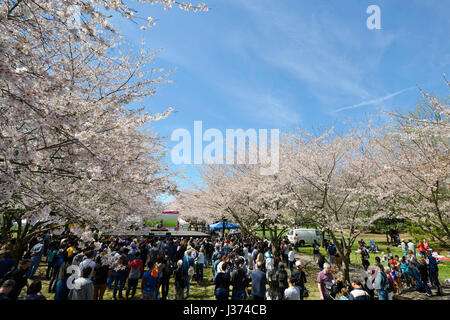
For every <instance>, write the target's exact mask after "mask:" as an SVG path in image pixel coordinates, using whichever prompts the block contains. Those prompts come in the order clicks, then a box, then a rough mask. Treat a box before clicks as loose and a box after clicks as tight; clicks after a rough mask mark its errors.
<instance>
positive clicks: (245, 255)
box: [243, 247, 248, 260]
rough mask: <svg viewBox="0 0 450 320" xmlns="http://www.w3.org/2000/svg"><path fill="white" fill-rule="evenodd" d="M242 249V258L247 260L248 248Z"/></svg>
mask: <svg viewBox="0 0 450 320" xmlns="http://www.w3.org/2000/svg"><path fill="white" fill-rule="evenodd" d="M243 251H244V259H245V260H248V248H247V247H244V249H243Z"/></svg>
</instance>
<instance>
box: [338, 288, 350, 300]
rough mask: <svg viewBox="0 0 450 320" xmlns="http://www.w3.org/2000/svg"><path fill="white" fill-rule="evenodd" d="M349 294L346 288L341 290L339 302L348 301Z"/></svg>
mask: <svg viewBox="0 0 450 320" xmlns="http://www.w3.org/2000/svg"><path fill="white" fill-rule="evenodd" d="M348 297H349V294H348V290H347V288H342V289H341V297H340V298H339V300H348Z"/></svg>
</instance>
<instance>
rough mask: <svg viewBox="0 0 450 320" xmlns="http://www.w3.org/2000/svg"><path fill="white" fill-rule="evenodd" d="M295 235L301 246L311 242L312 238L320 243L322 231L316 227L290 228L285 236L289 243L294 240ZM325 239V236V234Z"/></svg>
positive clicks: (312, 241)
mask: <svg viewBox="0 0 450 320" xmlns="http://www.w3.org/2000/svg"><path fill="white" fill-rule="evenodd" d="M296 235H297V239H298V244H299V246H300V247H303V246H304V245H305V244H313V243H314V240H316V241H317V243H318V244H319V245H320V244H321V243H322V231H320V230H317V229H291V230H289V231H288V233H287V236H288V239H289V241H290V242H291V243H294V242H295V239H294V238H295V236H296ZM325 240H327V237H326V236H325Z"/></svg>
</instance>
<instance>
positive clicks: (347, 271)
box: [342, 253, 351, 285]
mask: <svg viewBox="0 0 450 320" xmlns="http://www.w3.org/2000/svg"><path fill="white" fill-rule="evenodd" d="M342 264H343V266H344V270H343V271H344V281H345V285H350V284H351V282H350V254H349V253H346V254H345V256H343V257H342Z"/></svg>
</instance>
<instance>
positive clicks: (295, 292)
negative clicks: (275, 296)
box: [284, 287, 300, 300]
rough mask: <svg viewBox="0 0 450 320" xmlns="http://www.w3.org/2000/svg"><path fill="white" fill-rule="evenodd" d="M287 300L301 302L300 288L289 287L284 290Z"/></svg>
mask: <svg viewBox="0 0 450 320" xmlns="http://www.w3.org/2000/svg"><path fill="white" fill-rule="evenodd" d="M284 296H285V297H286V300H300V289H299V288H298V287H289V288H287V289H286V290H284Z"/></svg>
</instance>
